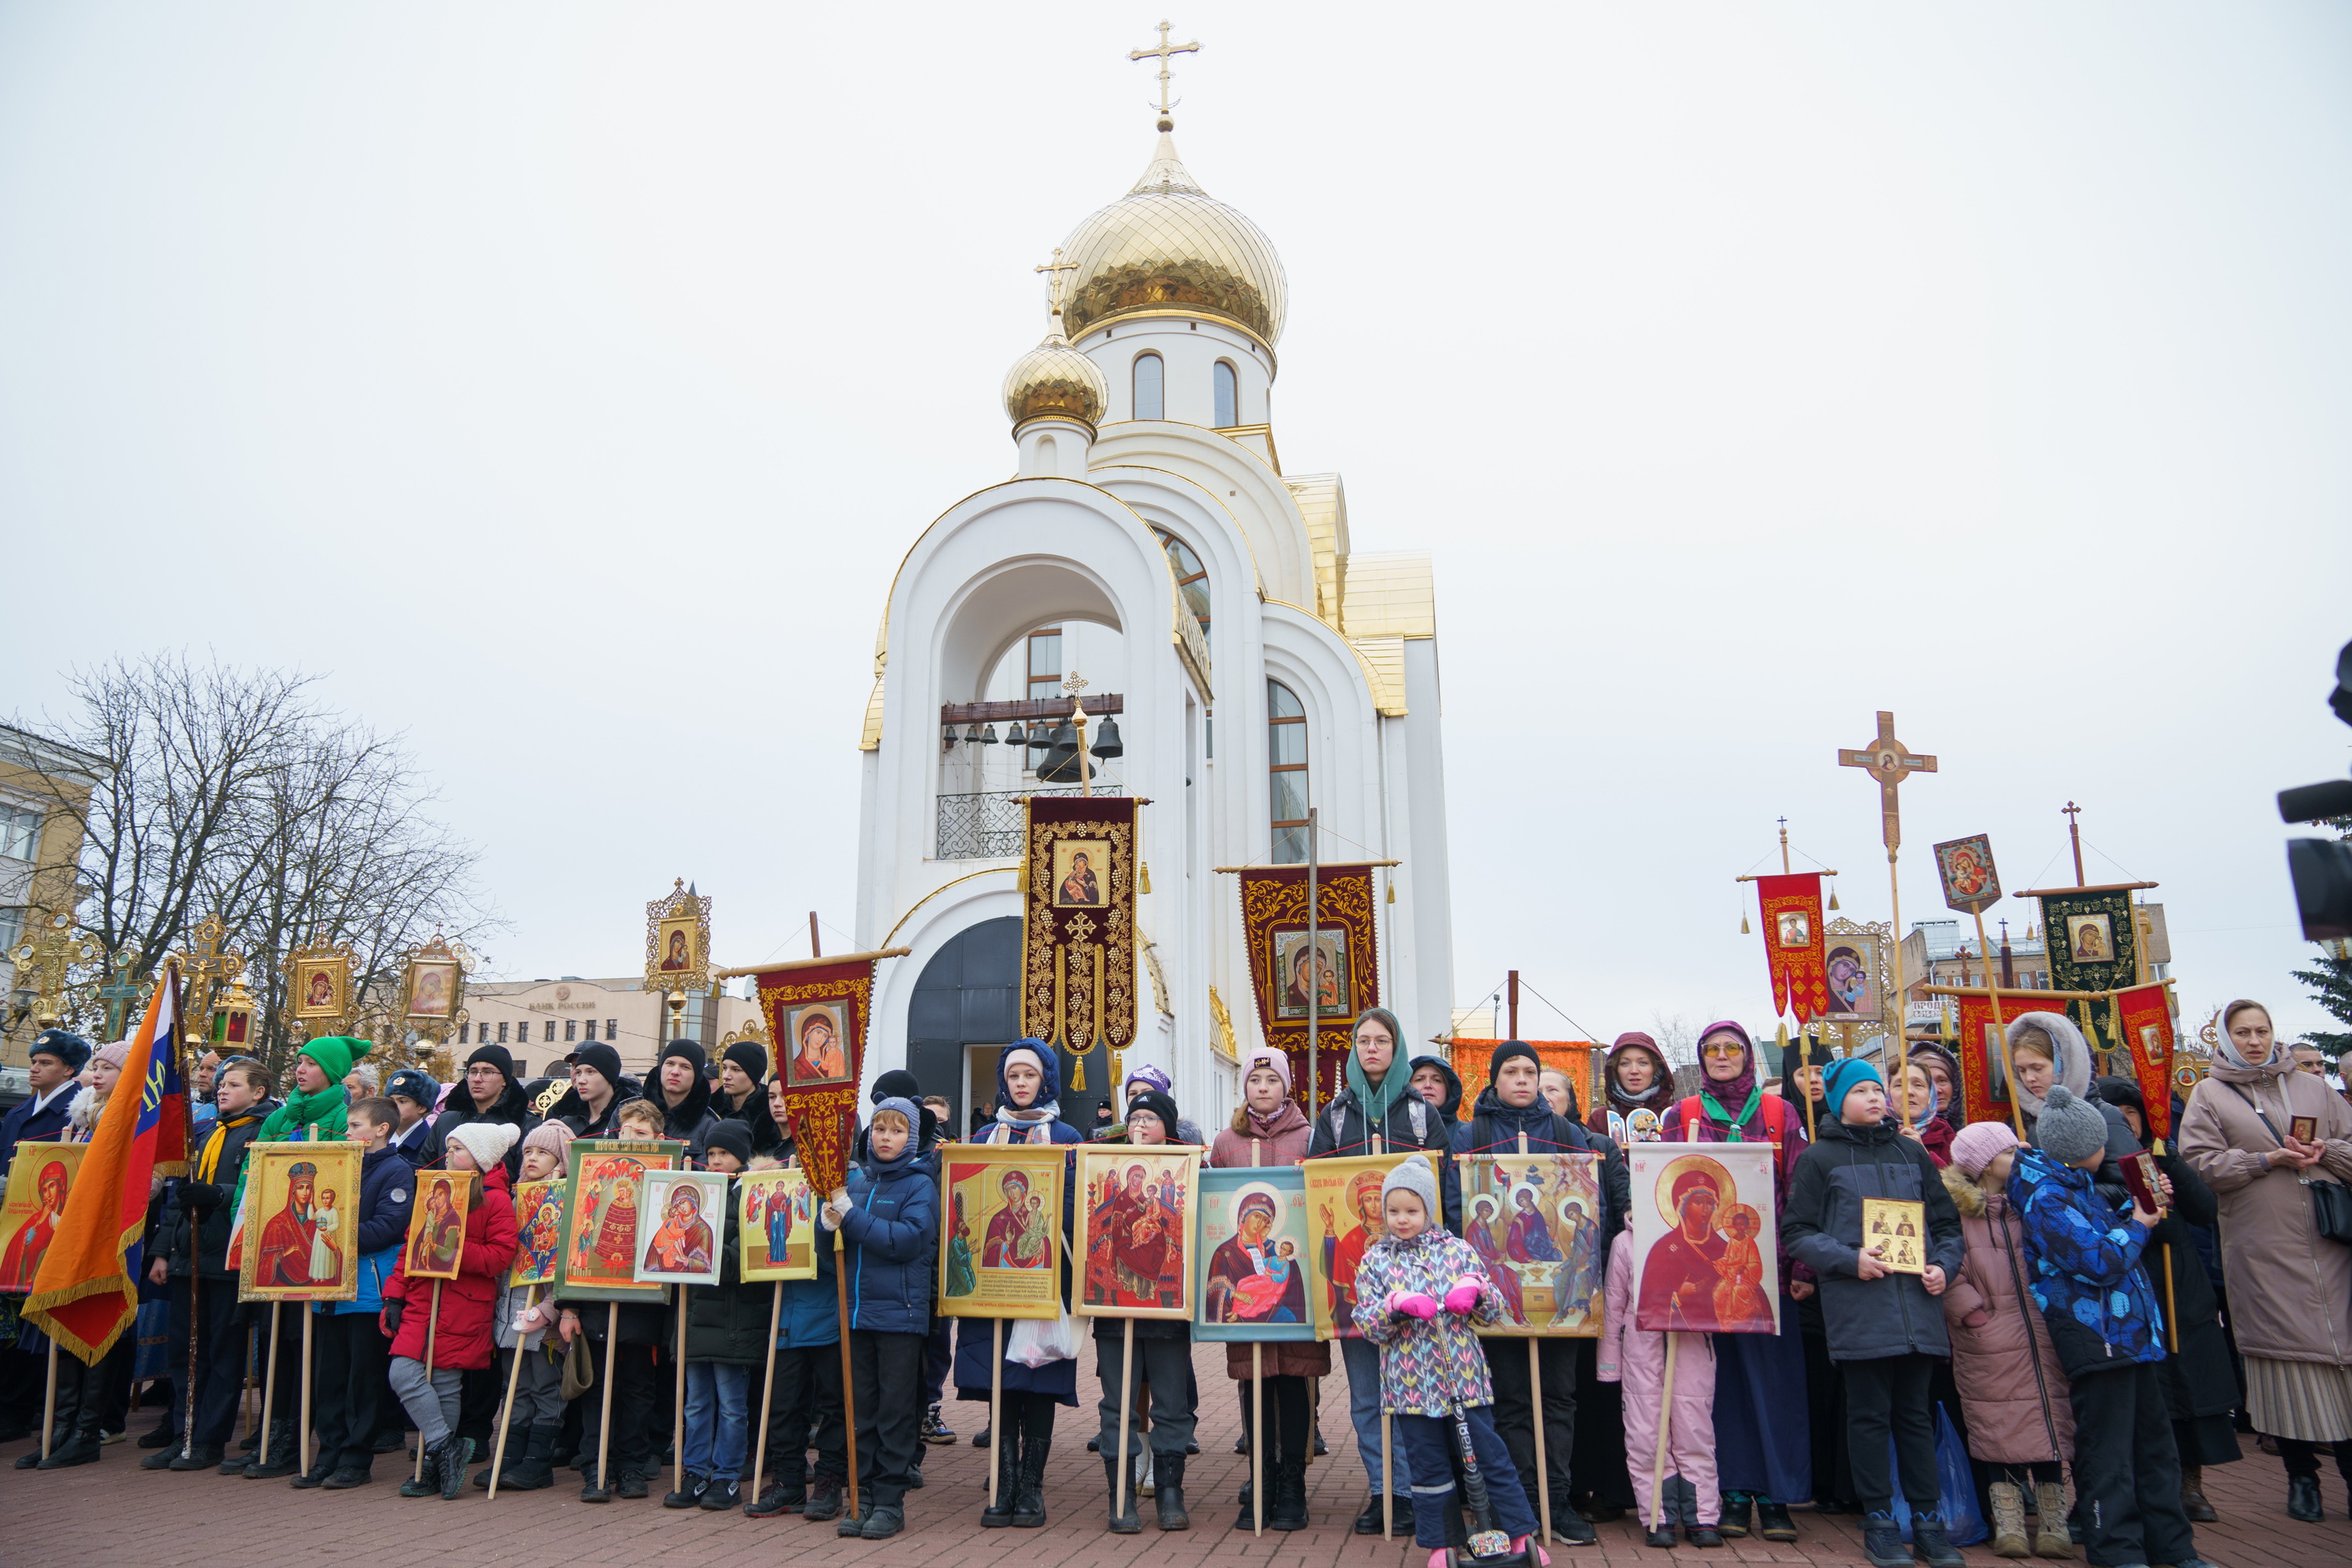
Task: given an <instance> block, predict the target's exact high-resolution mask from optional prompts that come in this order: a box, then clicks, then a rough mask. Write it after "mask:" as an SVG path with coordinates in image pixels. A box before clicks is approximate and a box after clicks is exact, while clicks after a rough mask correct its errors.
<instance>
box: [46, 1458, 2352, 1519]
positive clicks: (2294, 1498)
mask: <svg viewBox="0 0 2352 1568" xmlns="http://www.w3.org/2000/svg"><path fill="white" fill-rule="evenodd" d="M42 1468H44V1469H46V1468H48V1467H47V1464H46V1463H44V1464H43V1466H42ZM2286 1516H2287V1517H2288V1518H2289V1519H2299V1520H2301V1521H2303V1522H2304V1523H2305V1524H2317V1523H2318V1522H2319V1521H2321V1520H2323V1519H2326V1517H2327V1509H2326V1505H2325V1504H2324V1503H2322V1502H2321V1501H2320V1500H2319V1478H2318V1477H2317V1476H2297V1475H2290V1476H2288V1477H2287V1479H2286Z"/></svg>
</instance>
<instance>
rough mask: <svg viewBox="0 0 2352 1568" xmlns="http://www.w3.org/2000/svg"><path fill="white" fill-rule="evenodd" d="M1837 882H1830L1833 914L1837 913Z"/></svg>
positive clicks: (1831, 910)
mask: <svg viewBox="0 0 2352 1568" xmlns="http://www.w3.org/2000/svg"><path fill="white" fill-rule="evenodd" d="M1837 907H1838V901H1837V884H1836V883H1834V882H1832V883H1831V884H1830V912H1831V913H1832V914H1835V913H1836V912H1837Z"/></svg>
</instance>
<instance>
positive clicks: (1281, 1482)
mask: <svg viewBox="0 0 2352 1568" xmlns="http://www.w3.org/2000/svg"><path fill="white" fill-rule="evenodd" d="M1290 1088H1291V1078H1290V1058H1288V1057H1286V1056H1285V1055H1284V1054H1283V1053H1282V1052H1281V1051H1279V1050H1276V1049H1275V1048H1274V1047H1271V1046H1259V1047H1256V1048H1255V1050H1253V1051H1251V1052H1250V1053H1249V1055H1247V1056H1245V1057H1244V1058H1242V1103H1241V1108H1240V1109H1239V1110H1235V1111H1234V1120H1233V1125H1232V1126H1230V1127H1228V1128H1226V1129H1225V1130H1224V1131H1221V1132H1219V1133H1218V1134H1217V1141H1216V1142H1214V1143H1213V1144H1211V1145H1210V1148H1209V1163H1210V1164H1211V1165H1213V1166H1214V1167H1215V1168H1216V1169H1218V1170H1221V1171H1228V1170H1235V1169H1248V1168H1251V1167H1261V1168H1262V1167H1265V1166H1270V1165H1296V1164H1297V1163H1298V1162H1299V1161H1301V1160H1303V1159H1305V1158H1306V1157H1307V1142H1308V1130H1307V1113H1306V1112H1305V1111H1303V1110H1299V1109H1298V1105H1297V1101H1295V1100H1292V1099H1291V1098H1290ZM1227 1245H1228V1246H1231V1245H1233V1244H1232V1243H1228V1244H1227ZM1306 1262H1307V1260H1306V1259H1305V1258H1299V1259H1298V1267H1299V1268H1302V1269H1303V1268H1304V1267H1305V1265H1306ZM1298 1302H1299V1309H1300V1313H1301V1316H1300V1319H1299V1321H1302V1322H1311V1321H1314V1320H1313V1317H1312V1315H1311V1313H1309V1312H1307V1295H1306V1289H1305V1287H1304V1285H1303V1283H1302V1284H1301V1286H1300V1289H1299V1296H1298ZM1258 1351H1259V1356H1260V1360H1261V1362H1262V1364H1263V1365H1264V1367H1265V1408H1266V1410H1267V1412H1268V1414H1269V1415H1271V1417H1272V1427H1273V1432H1274V1448H1273V1451H1272V1452H1271V1453H1270V1454H1268V1455H1267V1456H1266V1459H1267V1463H1266V1464H1265V1480H1266V1497H1265V1522H1266V1528H1267V1529H1269V1530H1283V1531H1290V1530H1304V1529H1306V1528H1307V1443H1308V1441H1309V1440H1310V1439H1311V1437H1312V1436H1313V1434H1314V1416H1313V1414H1312V1412H1311V1409H1310V1402H1309V1399H1308V1395H1307V1379H1309V1378H1316V1377H1328V1376H1330V1375H1331V1347H1330V1346H1329V1345H1328V1344H1327V1343H1324V1342H1321V1341H1319V1340H1276V1341H1274V1342H1271V1343H1265V1344H1261V1345H1260V1346H1259V1347H1258ZM1225 1375H1226V1376H1228V1377H1230V1378H1232V1379H1233V1380H1234V1383H1235V1384H1237V1385H1238V1386H1239V1390H1240V1394H1241V1402H1242V1442H1243V1444H1244V1445H1246V1444H1248V1443H1250V1442H1252V1441H1254V1440H1255V1433H1253V1432H1252V1430H1251V1427H1250V1347H1249V1346H1248V1345H1245V1344H1227V1345H1226V1346H1225ZM1247 1490H1248V1489H1247V1486H1246V1484H1244V1497H1243V1499H1242V1515H1241V1520H1240V1521H1239V1522H1240V1524H1242V1525H1248V1524H1251V1523H1252V1522H1253V1521H1254V1520H1255V1514H1256V1510H1255V1507H1254V1506H1253V1503H1252V1500H1251V1499H1250V1497H1249V1496H1248V1495H1247Z"/></svg>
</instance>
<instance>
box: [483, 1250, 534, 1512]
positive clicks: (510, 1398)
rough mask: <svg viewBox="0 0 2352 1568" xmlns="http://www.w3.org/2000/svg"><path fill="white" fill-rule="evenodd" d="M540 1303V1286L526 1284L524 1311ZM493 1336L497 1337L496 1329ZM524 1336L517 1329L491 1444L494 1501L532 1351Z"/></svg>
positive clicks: (491, 1479)
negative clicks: (526, 1358)
mask: <svg viewBox="0 0 2352 1568" xmlns="http://www.w3.org/2000/svg"><path fill="white" fill-rule="evenodd" d="M538 1305H539V1287H538V1286H536V1285H527V1286H525V1287H524V1288H523V1293H522V1310H523V1312H524V1313H526V1314H528V1313H529V1312H530V1310H531V1309H533V1308H534V1307H537V1306H538ZM493 1337H494V1338H495V1337H496V1334H495V1331H493ZM524 1338H525V1336H524V1334H523V1331H522V1330H520V1328H518V1329H517V1330H515V1343H514V1364H513V1365H512V1366H509V1367H508V1368H507V1402H506V1404H505V1405H503V1406H501V1407H500V1409H499V1440H498V1441H497V1442H495V1443H493V1444H491V1445H490V1497H491V1500H493V1501H495V1500H497V1498H498V1495H499V1469H500V1468H502V1467H503V1466H504V1465H505V1464H506V1462H507V1432H508V1430H509V1428H510V1427H512V1426H514V1401H515V1384H518V1383H520V1382H521V1381H522V1358H523V1357H524V1356H526V1355H528V1354H530V1352H528V1351H526V1350H524V1349H523V1348H522V1342H523V1340H524Z"/></svg>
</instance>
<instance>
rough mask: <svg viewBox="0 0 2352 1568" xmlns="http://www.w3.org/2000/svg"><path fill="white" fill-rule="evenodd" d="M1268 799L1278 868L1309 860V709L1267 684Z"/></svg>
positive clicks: (1280, 688) (1278, 684) (1274, 683)
mask: <svg viewBox="0 0 2352 1568" xmlns="http://www.w3.org/2000/svg"><path fill="white" fill-rule="evenodd" d="M1265 716H1266V747H1265V751H1266V766H1267V774H1268V783H1267V799H1268V802H1269V803H1270V805H1271V806H1272V811H1271V813H1270V815H1271V816H1272V818H1273V824H1274V860H1275V863H1276V865H1290V866H1295V865H1299V864H1301V863H1303V862H1304V861H1305V860H1306V858H1307V710H1306V709H1305V708H1304V707H1302V706H1301V705H1300V703H1299V700H1298V699H1297V698H1296V697H1294V696H1292V695H1291V692H1290V688H1288V687H1286V686H1285V685H1283V684H1282V682H1280V681H1278V680H1269V681H1267V682H1266V683H1265Z"/></svg>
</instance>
